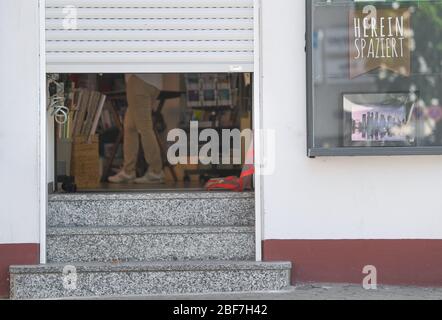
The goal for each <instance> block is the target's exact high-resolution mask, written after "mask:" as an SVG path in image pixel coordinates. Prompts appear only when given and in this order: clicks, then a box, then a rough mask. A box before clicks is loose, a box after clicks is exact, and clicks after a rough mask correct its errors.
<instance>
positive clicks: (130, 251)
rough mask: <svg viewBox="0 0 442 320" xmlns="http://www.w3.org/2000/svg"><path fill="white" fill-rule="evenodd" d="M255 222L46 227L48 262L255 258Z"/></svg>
mask: <svg viewBox="0 0 442 320" xmlns="http://www.w3.org/2000/svg"><path fill="white" fill-rule="evenodd" d="M254 232H255V230H254V227H236V226H235V227H220V226H215V227H194V226H190V227H188V226H185V227H181V226H177V227H101V228H98V227H97V228H93V227H75V228H61V227H60V228H49V229H48V232H47V259H48V261H49V262H66V261H76V262H110V261H120V262H126V261H175V260H184V261H185V260H254V259H255V233H254Z"/></svg>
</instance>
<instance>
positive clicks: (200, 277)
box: [10, 262, 291, 299]
mask: <svg viewBox="0 0 442 320" xmlns="http://www.w3.org/2000/svg"><path fill="white" fill-rule="evenodd" d="M68 271H69V272H73V271H74V272H73V273H68ZM290 271H291V264H290V263H285V262H272V263H258V262H168V263H165V262H151V263H146V262H140V263H123V264H106V263H95V264H93V263H88V264H73V265H70V266H66V265H64V264H48V265H40V266H11V267H10V273H11V276H10V279H11V298H12V299H48V298H49V299H50V298H75V297H112V296H114V297H115V296H141V295H144V296H146V295H170V294H192V293H198V294H200V293H201V294H203V293H223V292H260V291H278V290H283V289H284V288H286V287H288V286H290Z"/></svg>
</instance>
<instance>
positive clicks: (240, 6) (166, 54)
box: [46, 0, 254, 73]
mask: <svg viewBox="0 0 442 320" xmlns="http://www.w3.org/2000/svg"><path fill="white" fill-rule="evenodd" d="M66 8H67V10H66ZM69 10H75V12H76V14H77V15H76V20H75V22H76V23H75V28H71V29H69V28H67V29H65V28H64V25H65V24H66V19H70V18H72V16H67V14H68V13H72V11H69ZM253 15H254V1H253V0H46V56H47V69H48V72H66V73H67V72H113V71H114V70H113V66H115V71H116V70H118V71H119V72H121V71H125V70H127V71H128V72H129V70H131V72H132V71H133V70H137V71H139V72H150V71H151V70H155V71H156V72H161V70H164V72H172V71H173V70H174V69H176V71H177V72H193V71H195V72H203V71H204V68H206V69H207V71H208V72H216V71H218V72H226V71H231V70H235V71H245V72H250V71H253V59H254V17H253ZM67 21H68V22H72V20H67ZM70 26H71V27H72V25H70Z"/></svg>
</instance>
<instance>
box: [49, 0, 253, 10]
mask: <svg viewBox="0 0 442 320" xmlns="http://www.w3.org/2000/svg"><path fill="white" fill-rule="evenodd" d="M65 6H76V7H83V8H155V7H157V8H158V7H162V8H195V7H200V8H203V7H210V8H223V7H231V8H240V7H249V8H250V7H253V0H46V8H60V7H65Z"/></svg>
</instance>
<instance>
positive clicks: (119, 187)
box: [78, 182, 205, 192]
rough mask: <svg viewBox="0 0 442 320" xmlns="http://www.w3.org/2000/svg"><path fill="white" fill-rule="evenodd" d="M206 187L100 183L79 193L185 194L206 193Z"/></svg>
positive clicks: (194, 185) (173, 184) (196, 183)
mask: <svg viewBox="0 0 442 320" xmlns="http://www.w3.org/2000/svg"><path fill="white" fill-rule="evenodd" d="M204 190H205V189H204V186H201V184H200V183H199V182H190V183H184V182H178V183H173V182H167V183H165V184H146V185H144V184H134V183H131V184H112V183H100V184H99V185H98V186H97V187H96V188H93V189H79V190H78V192H140V191H149V192H185V191H204Z"/></svg>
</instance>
